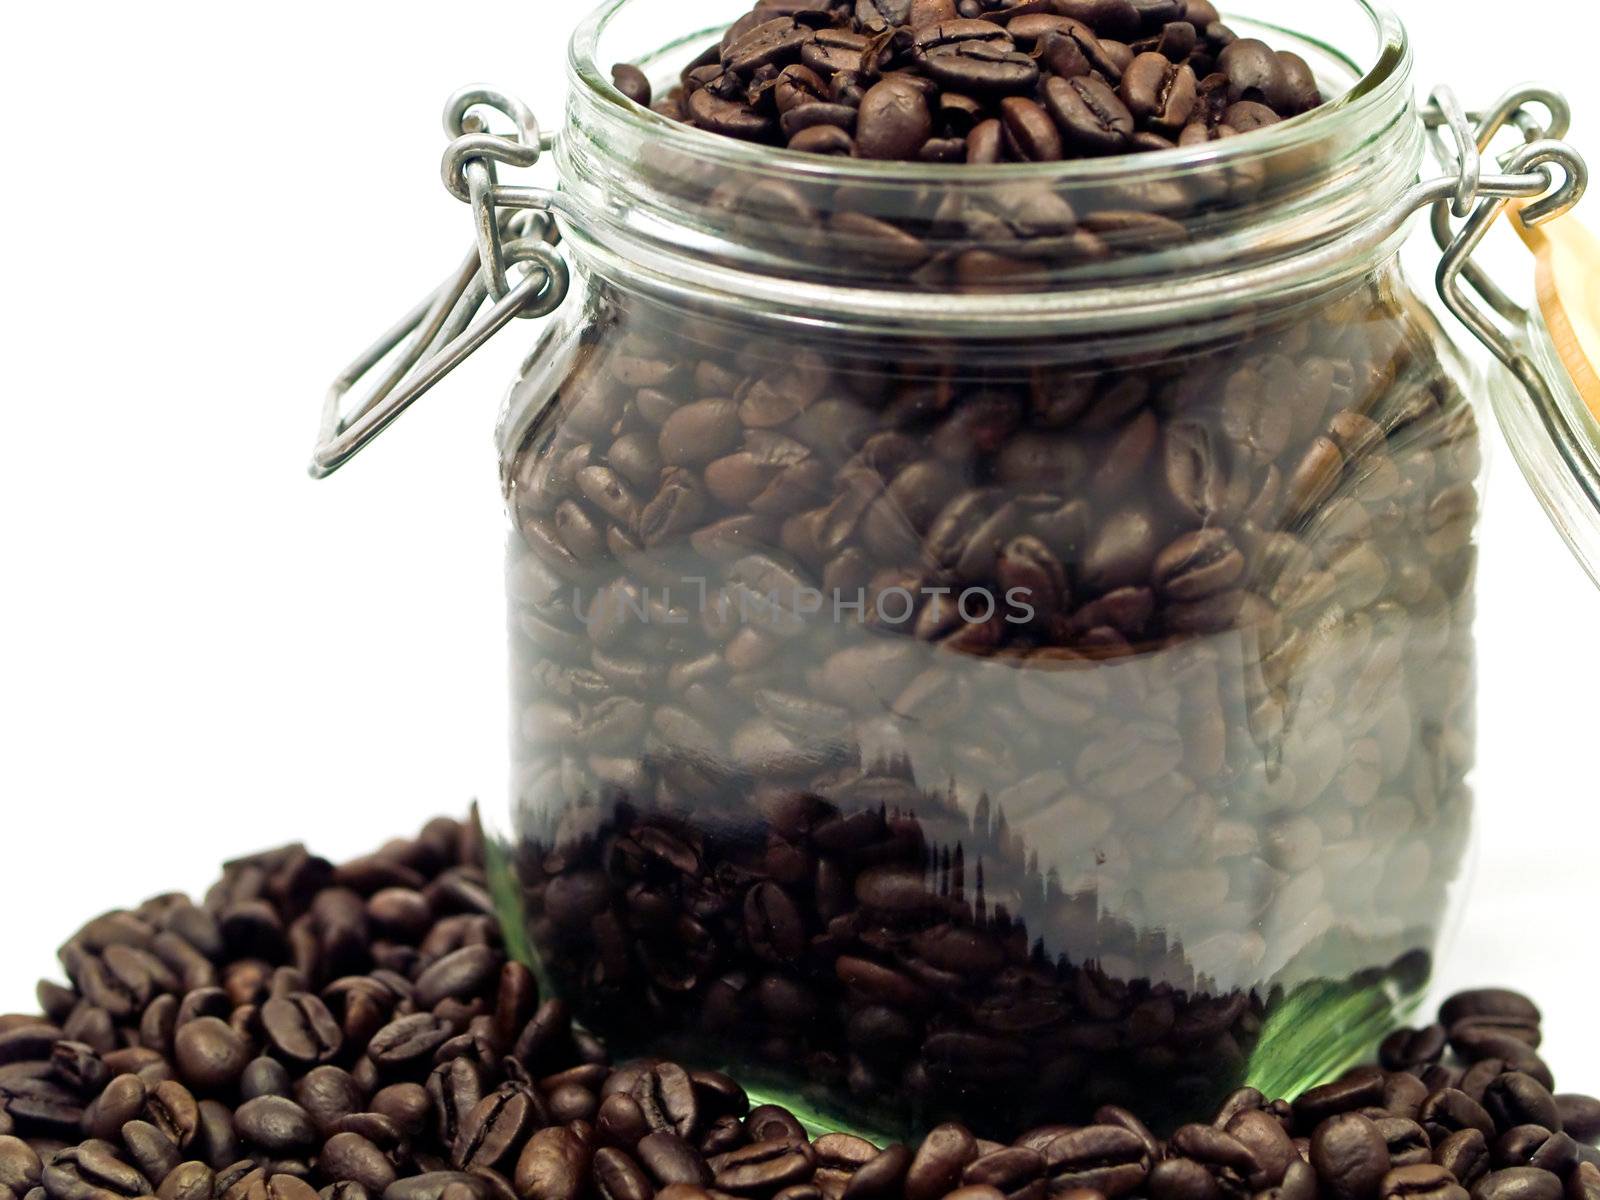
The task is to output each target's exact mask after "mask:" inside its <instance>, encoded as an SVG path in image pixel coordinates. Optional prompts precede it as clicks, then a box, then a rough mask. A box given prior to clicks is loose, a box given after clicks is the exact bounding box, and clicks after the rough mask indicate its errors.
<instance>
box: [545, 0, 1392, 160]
mask: <svg viewBox="0 0 1600 1200" xmlns="http://www.w3.org/2000/svg"><path fill="white" fill-rule="evenodd" d="M640 2H641V0H605V3H603V4H601V5H599V6H598V7H596V8H594V9H592V10H591V11H590V12H589V14H588V16H586V17H585V18H584V19H583V20H582V21H581V22H580V23H579V24H578V26H577V28H576V29H575V30H574V31H573V34H572V37H571V39H570V41H569V42H568V47H567V67H568V74H569V76H570V79H571V82H572V83H573V84H575V85H578V86H580V87H582V88H583V89H584V91H585V92H587V93H588V94H589V95H590V96H591V97H592V98H593V99H595V100H598V101H601V102H603V103H605V104H607V105H609V106H611V107H612V108H613V109H614V111H613V112H612V114H611V115H612V116H614V117H620V119H622V120H623V121H624V122H625V123H626V124H628V125H631V126H632V127H633V129H634V131H635V132H636V133H639V134H648V135H649V136H651V137H652V138H660V139H665V140H666V141H667V142H669V143H677V144H678V145H677V146H676V147H675V148H677V149H681V150H683V151H684V152H688V153H693V154H695V155H697V156H699V157H701V158H706V159H710V160H713V161H716V162H719V163H726V164H727V165H728V166H729V167H730V168H740V167H756V166H759V167H764V168H768V169H770V168H774V167H778V168H783V169H785V170H786V171H791V172H794V173H796V174H797V175H802V176H806V177H808V178H812V179H817V180H819V181H827V182H830V183H837V184H850V183H873V184H880V185H881V184H900V183H903V184H906V185H910V186H916V185H919V184H921V185H927V184H945V185H948V184H953V183H971V184H1003V183H1008V182H1011V183H1041V182H1055V183H1076V182H1083V183H1108V184H1116V183H1128V182H1132V181H1134V180H1136V179H1138V178H1139V177H1140V176H1143V175H1147V174H1150V173H1158V174H1163V175H1165V174H1168V173H1171V172H1174V171H1179V172H1181V171H1185V170H1188V169H1191V168H1195V169H1205V170H1217V169H1225V168H1227V167H1229V166H1232V165H1236V164H1241V163H1245V162H1248V161H1250V160H1252V159H1260V158H1265V157H1270V156H1272V155H1276V154H1281V153H1285V152H1288V151H1292V150H1294V149H1296V148H1298V147H1300V146H1303V145H1305V144H1307V143H1310V142H1314V141H1316V140H1318V139H1320V138H1321V137H1323V136H1324V135H1325V132H1326V130H1327V128H1328V126H1329V125H1330V124H1331V123H1332V122H1333V121H1335V120H1338V119H1341V118H1343V119H1347V120H1348V119H1353V118H1354V117H1356V116H1359V115H1361V114H1363V113H1367V112H1370V111H1371V110H1373V109H1374V108H1377V107H1380V106H1381V105H1382V104H1383V103H1384V101H1385V100H1387V99H1388V97H1389V94H1390V92H1391V91H1392V88H1393V86H1394V85H1395V84H1396V82H1397V81H1398V82H1400V83H1403V82H1404V81H1405V79H1406V77H1407V75H1408V72H1407V71H1406V70H1404V68H1405V66H1406V65H1407V64H1408V61H1409V58H1410V52H1411V50H1410V40H1409V36H1408V34H1407V32H1406V27H1405V24H1404V23H1403V22H1402V21H1401V20H1400V18H1399V17H1398V16H1397V15H1396V14H1395V12H1394V11H1393V10H1392V9H1390V8H1388V7H1387V6H1386V5H1385V4H1382V3H1379V0H1348V2H1349V3H1352V4H1354V5H1355V6H1356V7H1357V8H1359V9H1360V10H1361V12H1362V13H1363V14H1364V15H1365V16H1366V17H1367V19H1368V20H1369V21H1370V22H1371V25H1372V31H1373V33H1374V35H1375V36H1376V38H1377V43H1378V51H1377V55H1376V58H1375V59H1374V61H1373V62H1372V65H1371V66H1370V67H1368V68H1366V69H1365V70H1363V68H1362V66H1361V64H1360V63H1358V62H1356V61H1355V60H1354V59H1353V58H1351V57H1350V55H1349V54H1348V53H1346V52H1345V51H1344V50H1343V49H1341V48H1340V47H1337V46H1332V45H1328V44H1327V43H1325V42H1322V41H1320V40H1319V39H1317V38H1314V37H1310V36H1308V35H1306V34H1304V33H1301V32H1299V31H1298V30H1295V29H1293V28H1292V27H1290V26H1287V25H1280V24H1277V23H1275V22H1271V21H1263V20H1255V19H1252V21H1251V23H1252V24H1253V25H1255V26H1257V27H1259V28H1261V29H1263V30H1267V31H1270V32H1275V33H1278V34H1282V35H1286V36H1292V37H1294V38H1297V39H1299V40H1301V41H1306V42H1309V43H1312V44H1315V45H1317V46H1318V48H1319V49H1321V50H1323V51H1324V52H1325V53H1327V54H1328V55H1330V56H1331V57H1333V58H1337V59H1339V60H1341V61H1343V62H1344V63H1345V64H1347V65H1348V66H1349V67H1350V68H1351V69H1352V71H1354V72H1357V73H1358V75H1359V78H1358V79H1357V81H1356V82H1355V83H1354V84H1353V85H1352V86H1351V87H1350V88H1348V89H1347V90H1346V91H1345V92H1344V93H1343V94H1342V95H1340V96H1337V97H1335V98H1334V99H1332V100H1329V101H1327V102H1326V103H1324V104H1321V105H1319V106H1318V107H1316V108H1314V109H1311V110H1310V111H1309V112H1305V113H1301V114H1299V115H1297V116H1294V117H1291V118H1289V119H1288V120H1285V121H1280V122H1278V123H1277V124H1275V125H1271V126H1268V127H1266V128H1263V129H1256V130H1252V131H1251V132H1250V134H1249V135H1248V136H1245V137H1239V138H1226V139H1222V140H1220V141H1215V142H1206V143H1203V144H1201V145H1198V146H1179V147H1176V148H1174V149H1171V150H1156V151H1146V152H1143V153H1139V154H1119V155H1108V156H1105V157H1099V158H1080V159H1071V160H1067V161H1064V162H1039V163H990V164H969V163H921V162H903V161H879V160H873V159H861V158H830V157H827V156H824V155H819V154H808V153H805V152H802V151H798V150H790V149H788V148H786V147H777V146H767V145H758V144H755V143H751V142H744V141H740V140H739V139H737V138H731V137H725V136H723V135H721V134H716V133H712V132H710V131H708V130H704V129H699V128H696V127H695V126H693V125H690V124H688V123H686V122H683V121H675V120H673V119H672V118H670V117H667V116H664V115H662V114H661V113H658V112H655V111H654V110H652V109H650V108H647V107H645V106H643V105H640V104H637V103H635V102H634V101H633V100H631V99H629V98H628V97H627V96H625V95H623V94H622V92H621V91H620V90H619V89H618V88H617V87H616V85H615V84H613V83H612V82H611V79H610V75H609V71H608V69H607V68H605V67H604V66H603V65H602V64H601V62H600V59H599V57H598V51H599V47H600V40H601V38H602V37H603V36H604V34H605V32H606V31H607V29H608V28H609V27H610V25H611V24H612V22H614V21H616V20H618V19H619V18H621V17H623V16H625V15H626V14H627V11H628V10H629V9H630V8H632V7H634V6H635V5H637V4H639V3H640ZM720 28H721V26H707V27H705V28H703V29H699V30H695V31H693V32H690V33H687V34H684V35H682V36H681V37H679V38H677V39H676V40H675V41H673V42H672V43H670V44H669V45H667V46H664V47H661V48H660V50H659V51H658V53H665V52H667V51H670V50H672V49H674V48H679V47H682V46H683V45H685V44H689V43H694V42H698V41H700V40H702V39H705V38H708V37H710V36H711V35H713V34H714V33H716V32H717V31H718V30H719V29H720Z"/></svg>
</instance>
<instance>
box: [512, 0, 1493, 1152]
mask: <svg viewBox="0 0 1600 1200" xmlns="http://www.w3.org/2000/svg"><path fill="white" fill-rule="evenodd" d="M663 7H670V6H665V4H664V0H662V2H661V3H651V2H650V0H632V2H631V3H623V4H613V5H611V6H609V7H608V8H607V9H605V10H604V11H603V12H602V13H601V14H599V15H598V16H597V17H596V18H594V19H592V20H591V21H590V22H588V23H587V24H586V25H585V26H584V27H583V28H582V29H581V30H580V31H579V33H578V34H577V36H576V38H575V40H574V44H573V67H574V71H573V79H572V97H571V101H570V108H569V112H568V116H567V124H566V129H565V132H564V133H563V135H562V137H561V139H560V140H559V142H558V156H559V157H558V162H559V167H560V171H561V177H562V200H561V205H560V208H559V211H561V212H563V213H565V214H566V215H567V216H568V217H569V218H570V219H569V220H568V221H567V222H566V224H565V226H564V228H563V234H564V241H565V246H566V248H567V252H568V255H569V259H570V262H571V264H572V267H573V270H574V273H575V288H574V291H575V293H577V294H576V295H574V296H573V297H572V298H570V299H569V300H568V302H567V305H566V307H565V309H564V310H563V314H562V316H561V317H560V318H559V324H558V326H557V327H556V329H554V330H553V331H551V332H550V333H549V334H547V336H546V338H545V340H544V341H543V342H542V343H541V344H540V346H539V347H538V350H537V353H536V354H535V355H533V356H531V359H532V361H533V362H534V363H535V364H536V366H535V368H534V369H533V370H532V371H531V372H530V374H529V375H528V376H527V377H526V378H524V379H523V380H521V381H520V382H519V383H518V385H517V386H516V387H515V388H514V390H513V392H512V394H511V396H510V398H509V402H508V406H507V409H506V412H505V414H504V417H503V421H502V440H501V445H502V462H503V473H504V484H505V491H506V496H507V504H508V510H509V512H510V514H511V518H512V527H513V530H512V536H511V539H510V549H509V556H508V587H509V592H510V596H511V598H512V612H511V637H512V648H513V650H512V671H513V693H514V697H515V701H514V703H515V729H516V746H517V748H516V751H515V760H516V761H515V768H516V775H515V782H514V787H513V796H514V800H513V803H514V812H513V817H512V825H511V828H512V830H513V834H514V849H513V854H514V861H515V867H516V871H517V875H518V880H519V883H518V891H519V893H520V896H521V900H522V903H523V906H524V907H523V913H522V915H524V916H525V920H526V933H527V938H528V943H529V945H530V946H531V947H532V949H533V952H534V954H535V956H536V958H537V961H538V963H539V965H540V969H541V970H542V972H543V973H544V976H545V978H546V979H547V981H548V983H549V984H550V986H551V987H552V988H553V989H554V991H555V992H556V993H557V994H559V995H562V996H564V997H566V998H567V999H568V1000H569V1001H570V1002H571V1003H572V1005H573V1006H574V1008H575V1009H576V1011H577V1012H578V1014H579V1015H580V1017H581V1018H582V1019H583V1020H584V1021H585V1022H586V1023H588V1024H589V1025H590V1026H591V1027H592V1028H594V1029H595V1030H596V1031H598V1032H599V1033H601V1034H602V1035H603V1036H605V1037H606V1038H607V1039H608V1040H609V1041H610V1042H611V1043H612V1045H613V1048H614V1049H615V1050H616V1051H617V1052H619V1053H621V1054H628V1053H650V1054H658V1055H665V1056H668V1057H672V1058H674V1059H677V1060H679V1061H683V1062H686V1063H690V1064H695V1065H706V1066H717V1067H726V1068H730V1069H733V1070H735V1071H736V1072H737V1073H738V1075H739V1077H740V1078H741V1079H745V1080H753V1081H755V1083H756V1084H757V1086H758V1089H760V1090H764V1091H765V1092H766V1093H767V1094H768V1095H769V1096H772V1097H776V1098H781V1099H782V1100H783V1102H785V1103H787V1104H789V1105H790V1106H792V1107H796V1108H797V1109H800V1110H802V1111H808V1112H815V1113H819V1114H823V1115H825V1116H827V1117H830V1118H835V1119H836V1118H838V1117H840V1116H843V1117H844V1118H845V1119H847V1120H849V1121H851V1122H852V1123H854V1124H855V1125H856V1126H858V1127H861V1126H865V1127H867V1128H870V1129H876V1130H894V1129H897V1128H900V1127H903V1126H904V1125H906V1124H907V1123H912V1124H926V1123H928V1122H931V1121H934V1120H936V1119H939V1118H943V1117H946V1116H960V1117H961V1118H963V1119H964V1120H967V1121H968V1122H971V1123H973V1124H975V1125H976V1126H977V1127H979V1128H980V1129H988V1130H990V1131H995V1130H1001V1129H1007V1128H1017V1127H1020V1126H1019V1124H1018V1123H1019V1122H1021V1123H1024V1124H1025V1123H1027V1122H1028V1121H1030V1120H1040V1119H1044V1118H1045V1117H1047V1116H1049V1117H1054V1118H1056V1119H1061V1117H1062V1115H1063V1114H1064V1113H1069V1112H1072V1111H1074V1110H1077V1109H1081V1108H1085V1107H1093V1106H1094V1105H1097V1104H1100V1103H1107V1102H1118V1101H1137V1102H1138V1103H1139V1104H1140V1106H1141V1108H1142V1109H1143V1110H1145V1111H1149V1109H1150V1108H1151V1106H1152V1103H1153V1102H1155V1103H1158V1104H1159V1103H1165V1104H1166V1105H1167V1106H1168V1107H1169V1110H1170V1111H1171V1112H1173V1114H1174V1115H1178V1114H1181V1113H1182V1112H1184V1111H1187V1110H1190V1109H1197V1108H1199V1107H1202V1106H1204V1105H1206V1104H1209V1103H1213V1102H1214V1101H1215V1100H1216V1099H1218V1098H1219V1095H1220V1094H1221V1093H1224V1092H1226V1091H1228V1090H1230V1089H1231V1088H1233V1087H1234V1086H1236V1085H1238V1084H1240V1083H1242V1082H1244V1081H1245V1080H1246V1079H1248V1080H1250V1081H1251V1082H1254V1083H1257V1084H1258V1085H1259V1086H1261V1087H1262V1088H1263V1089H1266V1090H1268V1091H1269V1093H1270V1094H1274V1095H1277V1094H1285V1093H1293V1092H1294V1091H1295V1090H1296V1089H1297V1088H1298V1087H1300V1086H1303V1085H1304V1084H1306V1083H1307V1082H1308V1081H1311V1080H1315V1079H1319V1078H1321V1077H1323V1076H1324V1075H1325V1074H1326V1073H1327V1072H1328V1071H1329V1070H1331V1069H1332V1068H1334V1067H1336V1066H1337V1065H1339V1064H1340V1063H1342V1062H1343V1061H1344V1060H1346V1059H1348V1058H1350V1057H1352V1056H1354V1055H1356V1054H1358V1053H1360V1052H1362V1051H1364V1050H1366V1049H1368V1048H1369V1047H1370V1043H1371V1041H1372V1040H1373V1038H1374V1037H1375V1036H1376V1035H1377V1033H1378V1032H1379V1031H1381V1030H1384V1029H1387V1028H1389V1027H1390V1026H1391V1025H1392V1024H1393V1022H1394V1021H1395V1020H1396V1019H1398V1018H1399V1017H1401V1016H1403V1015H1404V1014H1405V1013H1406V1012H1407V1011H1408V1009H1409V1007H1410V1006H1411V1004H1412V1003H1413V1002H1414V1001H1415V1000H1416V999H1417V998H1418V997H1419V995H1420V992H1421V990H1422V988H1423V986H1424V985H1425V984H1426V982H1427V979H1428V975H1429V970H1430V961H1431V956H1432V954H1433V952H1434V949H1435V947H1436V946H1437V944H1438V942H1439V939H1440V936H1441V931H1442V929H1443V928H1444V925H1445V922H1446V919H1447V914H1448V912H1449V909H1450V902H1451V891H1452V887H1453V885H1454V883H1455V881H1456V880H1457V878H1458V876H1459V873H1460V868H1461V864H1462V856H1463V853H1464V848H1465V846H1466V843H1467V835H1468V827H1469V819H1470V811H1471V804H1472V796H1471V790H1470V787H1469V784H1468V777H1469V773H1470V770H1471V766H1472V759H1473V724H1472V720H1473V697H1474V693H1473V642H1472V630H1471V622H1472V609H1473V595H1472V581H1473V568H1474V557H1475V551H1474V546H1473V531H1474V525H1475V520H1476V514H1477V507H1478V492H1477V482H1476V481H1477V478H1478V474H1479V466H1480V456H1479V442H1478V433H1477V426H1476V419H1475V416H1474V412H1473V408H1472V405H1471V404H1470V403H1469V401H1468V399H1467V396H1466V394H1465V392H1464V390H1463V387H1462V386H1461V375H1460V373H1459V371H1458V367H1457V364H1456V361H1455V359H1454V357H1453V354H1452V352H1451V350H1450V347H1449V344H1448V342H1447V340H1446V338H1445V336H1444V334H1443V332H1442V330H1441V329H1440V328H1439V326H1438V325H1437V324H1436V322H1435V321H1434V320H1433V319H1432V318H1431V316H1430V315H1429V312H1428V310H1427V308H1426V307H1425V306H1424V305H1423V304H1422V303H1421V302H1420V301H1419V300H1418V299H1417V297H1416V295H1415V294H1414V293H1413V291H1412V290H1411V289H1410V287H1409V285H1408V284H1407V282H1406V281H1405V279H1404V278H1403V276H1402V275H1401V272H1400V270H1399V267H1398V265H1397V260H1396V251H1397V249H1398V245H1399V242H1400V240H1401V237H1402V230H1400V229H1398V228H1397V229H1395V230H1393V231H1391V233H1392V236H1388V237H1383V238H1376V239H1373V238H1370V237H1369V238H1368V239H1367V241H1366V242H1365V244H1364V245H1363V246H1362V248H1361V251H1360V252H1359V253H1357V252H1354V251H1352V250H1349V249H1343V250H1341V249H1339V247H1340V246H1341V243H1342V242H1343V241H1348V240H1350V239H1351V238H1353V237H1363V236H1365V235H1366V231H1367V230H1368V229H1370V226H1371V224H1372V222H1373V221H1374V219H1375V218H1377V217H1378V216H1379V215H1380V214H1382V213H1384V212H1385V211H1386V210H1387V209H1389V208H1390V207H1391V206H1392V205H1393V204H1394V203H1395V202H1396V201H1397V200H1398V199H1399V198H1400V196H1401V195H1402V194H1403V193H1404V191H1405V189H1407V188H1408V187H1409V186H1410V185H1412V184H1413V183H1414V182H1415V180H1416V178H1417V176H1418V172H1419V169H1420V166H1421V156H1422V149H1423V139H1422V129H1423V127H1422V123H1421V121H1420V119H1419V116H1418V113H1417V111H1416V109H1415V107H1414V102H1413V99H1412V89H1411V82H1410V79H1409V63H1410V60H1409V54H1408V51H1407V47H1406V43H1405V39H1404V36H1403V34H1402V32H1401V30H1400V28H1399V26H1398V24H1397V23H1396V22H1395V21H1394V20H1393V19H1392V18H1391V17H1389V16H1387V15H1385V14H1382V13H1379V12H1378V11H1377V10H1375V9H1372V8H1369V7H1368V6H1366V5H1364V4H1348V5H1345V6H1332V7H1335V8H1344V9H1348V10H1349V11H1346V12H1342V13H1340V14H1333V15H1332V18H1331V19H1332V21H1333V23H1334V24H1335V25H1337V26H1339V30H1338V32H1339V34H1340V36H1339V37H1338V38H1337V39H1335V38H1334V37H1333V32H1334V31H1332V30H1329V29H1324V28H1314V29H1309V30H1306V31H1305V32H1304V34H1302V35H1290V34H1286V33H1284V32H1283V31H1277V30H1274V31H1271V32H1270V33H1267V34H1265V35H1264V36H1270V37H1272V38H1273V39H1274V40H1275V42H1276V43H1277V44H1279V45H1280V46H1286V48H1292V49H1295V50H1297V51H1299V52H1300V53H1302V55H1303V56H1305V57H1306V58H1307V59H1308V61H1310V62H1312V63H1313V64H1314V66H1315V68H1316V69H1317V71H1318V74H1319V76H1320V77H1321V78H1322V79H1324V80H1325V81H1327V82H1328V83H1329V84H1331V87H1330V91H1332V92H1334V93H1336V94H1338V95H1339V96H1340V98H1339V99H1337V100H1335V101H1334V102H1332V103H1331V104H1329V105H1328V106H1327V107H1326V108H1325V109H1323V110H1320V111H1318V112H1315V113H1313V114H1311V115H1309V116H1307V117H1305V118H1301V119H1299V120H1295V121H1290V122H1288V123H1286V124H1285V125H1283V126H1280V127H1276V128H1273V129H1270V130H1266V131H1261V132H1258V133H1257V134H1254V135H1252V136H1250V137H1247V138H1242V139H1238V140H1236V141H1234V142H1229V143H1221V144H1213V145H1208V146H1205V147H1201V148H1200V149H1198V150H1195V151H1184V152H1178V153H1172V154H1160V155H1154V156H1150V157H1143V158H1134V159H1113V160H1105V161H1103V162H1093V163H1076V164H1072V165H1071V166H1068V167H1064V168H1063V167H1061V166H1060V165H1055V166H1044V167H1040V166H1020V167H1019V166H1005V167H992V168H970V169H968V168H962V169H957V170H954V171H952V170H950V169H948V168H943V169H941V168H937V167H920V166H906V165H904V164H895V165H888V166H886V165H883V164H872V163H864V162H856V161H845V162H842V163H841V162H837V161H834V160H817V159H809V158H800V157H798V156H795V155H791V154H787V153H773V152H770V151H764V150H763V151H756V150H753V149H752V148H750V147H747V146H744V145H742V144H739V143H734V142H719V141H717V140H715V139H712V138H710V137H708V136H706V135H704V134H701V133H698V132H695V131H692V130H688V129H684V128H680V127H674V126H671V125H669V124H668V123H667V122H666V121H664V120H663V119H661V118H658V117H656V116H654V115H653V114H649V113H646V112H645V111H643V110H641V109H639V108H637V107H635V106H632V105H631V104H629V103H627V102H626V101H623V100H622V99H621V97H620V96H619V95H618V94H617V93H616V92H615V90H614V89H613V88H612V87H611V86H610V85H609V84H608V83H606V82H605V78H604V74H603V72H602V71H601V70H600V66H601V64H608V63H610V62H613V61H621V60H637V61H641V62H642V63H644V64H645V66H646V69H647V71H648V72H649V73H650V74H652V75H654V76H657V77H658V78H661V77H667V76H670V75H674V74H675V73H676V71H677V69H678V68H679V67H680V66H681V65H682V64H683V63H684V62H685V61H687V60H688V59H690V58H692V57H693V56H694V55H695V54H696V53H698V52H699V51H700V50H701V49H702V48H703V46H704V45H705V44H706V41H707V40H708V38H714V37H715V36H716V35H715V34H712V35H708V38H700V39H691V40H689V41H687V42H684V43H680V44H678V45H675V46H673V47H671V48H669V49H668V50H666V51H664V52H662V53H659V54H650V53H646V50H647V48H646V47H642V46H639V45H637V44H635V42H634V41H633V40H632V38H633V36H634V35H633V31H634V30H635V29H636V28H647V27H649V26H650V24H651V22H650V17H651V10H652V9H653V8H654V9H660V8H663ZM737 7H739V6H737V5H735V4H732V3H730V4H729V5H727V6H726V8H727V14H728V19H730V20H731V18H732V17H733V16H734V15H735V11H736V8H737ZM1352 18H1355V19H1356V21H1357V23H1356V24H1354V25H1352V23H1351V19H1352ZM1321 19H1322V18H1316V20H1319V21H1320V20H1321ZM1233 23H1234V24H1235V26H1236V27H1240V28H1243V27H1244V26H1246V25H1247V24H1248V23H1247V22H1240V21H1237V20H1234V22H1233ZM1356 35H1360V36H1356ZM1327 45H1339V46H1342V47H1344V48H1346V49H1347V51H1348V52H1350V53H1352V54H1353V55H1354V56H1355V57H1354V58H1353V59H1346V58H1344V57H1342V56H1341V55H1340V54H1339V53H1336V52H1334V51H1331V50H1329V49H1327V48H1326V46H1327Z"/></svg>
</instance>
